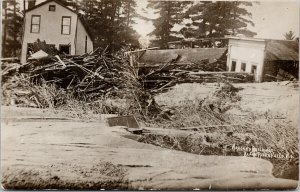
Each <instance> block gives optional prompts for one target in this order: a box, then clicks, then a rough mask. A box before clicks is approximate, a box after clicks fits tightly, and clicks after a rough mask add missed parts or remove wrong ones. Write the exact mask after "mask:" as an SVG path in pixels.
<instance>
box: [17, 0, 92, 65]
mask: <svg viewBox="0 0 300 192" xmlns="http://www.w3.org/2000/svg"><path fill="white" fill-rule="evenodd" d="M38 39H39V40H40V41H45V40H47V42H46V43H47V44H48V45H50V46H52V47H55V48H56V49H58V50H59V51H60V52H63V53H65V54H67V55H82V54H84V53H89V52H91V51H93V42H92V38H91V35H90V33H89V31H88V29H87V27H86V26H85V25H84V22H83V20H82V18H81V17H80V16H79V15H78V14H77V13H76V12H75V11H73V10H72V9H70V8H69V7H67V6H66V5H65V4H63V3H62V2H61V1H58V0H47V1H45V2H43V3H40V4H38V5H37V6H35V7H32V8H30V9H28V10H26V12H25V17H24V26H23V40H22V52H21V63H25V62H26V60H27V58H28V54H29V52H30V46H31V45H32V44H33V43H34V42H35V41H37V40H38Z"/></svg>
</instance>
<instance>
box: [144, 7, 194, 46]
mask: <svg viewBox="0 0 300 192" xmlns="http://www.w3.org/2000/svg"><path fill="white" fill-rule="evenodd" d="M190 3H191V2H183V1H149V2H148V5H147V8H152V9H155V10H156V11H155V13H156V14H159V16H158V18H156V19H153V20H152V22H153V25H154V27H155V29H154V30H153V31H152V32H151V33H150V34H149V35H154V36H155V37H156V38H157V40H156V43H157V44H158V46H160V47H161V48H167V47H168V44H167V43H168V42H169V41H172V40H176V39H178V37H177V36H176V35H177V34H178V31H172V28H173V27H174V25H175V24H179V23H181V22H182V20H183V13H184V10H185V8H186V7H187V5H189V4H190ZM154 43H155V41H154Z"/></svg>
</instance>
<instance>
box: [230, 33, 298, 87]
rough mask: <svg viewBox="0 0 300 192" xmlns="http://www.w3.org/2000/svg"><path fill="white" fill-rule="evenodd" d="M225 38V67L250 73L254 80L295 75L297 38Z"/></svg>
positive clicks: (296, 69) (293, 77)
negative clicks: (227, 41)
mask: <svg viewBox="0 0 300 192" xmlns="http://www.w3.org/2000/svg"><path fill="white" fill-rule="evenodd" d="M228 38H229V43H228V56H227V71H232V72H247V73H250V74H253V75H254V78H255V81H256V82H262V81H273V80H293V79H298V71H299V42H298V41H290V40H273V39H257V38H241V37H228Z"/></svg>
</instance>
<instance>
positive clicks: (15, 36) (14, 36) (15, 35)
mask: <svg viewBox="0 0 300 192" xmlns="http://www.w3.org/2000/svg"><path fill="white" fill-rule="evenodd" d="M12 3H13V6H14V20H16V19H17V10H16V9H17V8H16V4H17V2H16V0H14V1H13V2H12ZM13 29H14V33H13V38H14V42H13V45H14V49H13V57H15V56H16V55H17V53H16V50H17V47H15V46H16V45H17V35H18V33H17V29H16V27H15V26H14V28H13Z"/></svg>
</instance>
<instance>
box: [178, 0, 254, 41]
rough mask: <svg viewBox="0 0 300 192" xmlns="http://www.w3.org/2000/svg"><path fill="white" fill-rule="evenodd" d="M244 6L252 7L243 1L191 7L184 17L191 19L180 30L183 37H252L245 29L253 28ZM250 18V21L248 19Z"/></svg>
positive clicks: (204, 3) (207, 3) (206, 3)
mask: <svg viewBox="0 0 300 192" xmlns="http://www.w3.org/2000/svg"><path fill="white" fill-rule="evenodd" d="M246 6H252V3H251V2H245V1H233V2H232V1H216V2H215V1H214V2H212V1H211V2H210V1H206V2H199V3H196V4H194V5H193V6H191V7H190V8H189V9H188V10H187V11H186V13H185V17H186V18H189V19H191V21H192V22H191V23H188V24H187V25H186V27H184V28H182V29H181V33H182V34H183V35H184V36H185V37H195V38H201V37H224V36H225V35H237V34H243V35H245V36H250V37H252V36H254V35H256V33H255V32H252V31H250V30H248V29H247V25H248V24H250V25H252V26H254V23H253V22H252V21H251V20H250V19H251V13H249V12H248V11H247V9H246V8H245V7H246ZM249 18H250V19H249Z"/></svg>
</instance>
